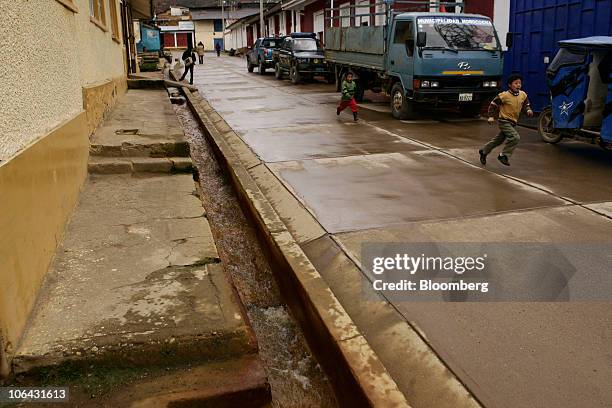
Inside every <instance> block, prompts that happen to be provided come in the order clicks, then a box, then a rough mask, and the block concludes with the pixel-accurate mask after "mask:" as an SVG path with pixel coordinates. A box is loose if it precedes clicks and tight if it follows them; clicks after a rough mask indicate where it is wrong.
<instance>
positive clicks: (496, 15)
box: [493, 0, 510, 50]
mask: <svg viewBox="0 0 612 408" xmlns="http://www.w3.org/2000/svg"><path fill="white" fill-rule="evenodd" d="M493 24H495V29H496V30H497V35H498V36H499V41H501V43H502V48H503V49H504V50H507V49H508V47H506V34H508V31H509V30H510V2H509V1H508V0H495V2H494V3H493Z"/></svg>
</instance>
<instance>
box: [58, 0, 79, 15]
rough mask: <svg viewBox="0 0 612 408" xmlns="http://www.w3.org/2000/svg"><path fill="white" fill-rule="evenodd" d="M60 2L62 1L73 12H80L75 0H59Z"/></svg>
mask: <svg viewBox="0 0 612 408" xmlns="http://www.w3.org/2000/svg"><path fill="white" fill-rule="evenodd" d="M57 2H58V3H61V4H62V5H63V6H64V7H66V8H67V9H68V10H70V11H72V12H73V13H78V12H79V9H78V8H77V6H76V4H74V0H57Z"/></svg>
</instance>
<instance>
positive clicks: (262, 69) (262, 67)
mask: <svg viewBox="0 0 612 408" xmlns="http://www.w3.org/2000/svg"><path fill="white" fill-rule="evenodd" d="M257 69H258V70H259V75H264V74H265V73H266V66H265V65H264V63H263V61H262V60H259V66H258V68H257Z"/></svg>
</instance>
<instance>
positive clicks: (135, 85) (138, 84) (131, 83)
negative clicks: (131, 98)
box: [127, 59, 165, 89]
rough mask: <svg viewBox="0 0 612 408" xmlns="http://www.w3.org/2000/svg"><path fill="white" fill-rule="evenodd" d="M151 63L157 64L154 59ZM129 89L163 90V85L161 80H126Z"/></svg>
mask: <svg viewBox="0 0 612 408" xmlns="http://www.w3.org/2000/svg"><path fill="white" fill-rule="evenodd" d="M153 62H156V63H157V62H158V60H157V59H155V60H154V61H153ZM127 84H128V88H129V89H164V88H165V84H164V80H163V79H148V78H147V79H144V78H129V79H128V80H127Z"/></svg>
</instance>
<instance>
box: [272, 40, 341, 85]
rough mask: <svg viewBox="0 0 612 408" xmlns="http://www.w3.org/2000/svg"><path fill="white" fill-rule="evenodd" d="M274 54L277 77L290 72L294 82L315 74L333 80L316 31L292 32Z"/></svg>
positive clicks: (309, 77) (280, 77)
mask: <svg viewBox="0 0 612 408" xmlns="http://www.w3.org/2000/svg"><path fill="white" fill-rule="evenodd" d="M272 55H273V60H274V74H275V76H276V78H277V79H282V78H283V76H284V75H285V74H289V78H290V79H291V82H293V83H294V84H297V83H299V82H300V81H302V80H303V79H312V78H313V77H315V76H322V77H324V78H326V79H327V80H328V81H330V80H333V77H331V71H330V70H329V67H328V66H327V63H326V62H325V55H324V50H323V47H321V43H320V42H319V40H317V37H316V35H315V34H314V33H292V34H291V35H290V36H288V37H285V39H284V41H283V43H282V44H281V46H280V47H279V48H277V49H275V50H274V52H273V53H272Z"/></svg>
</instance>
